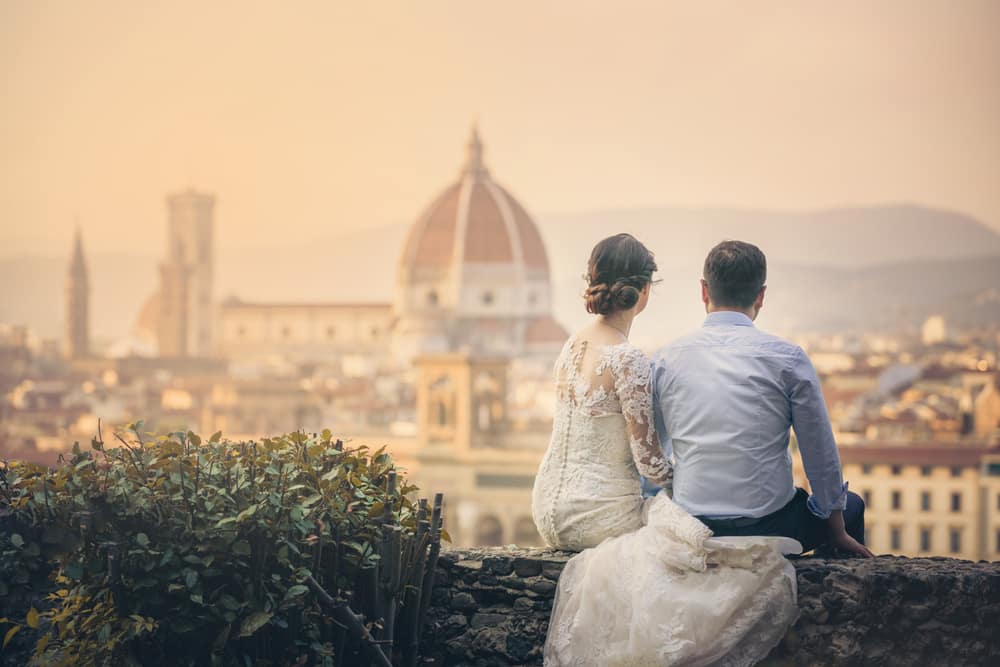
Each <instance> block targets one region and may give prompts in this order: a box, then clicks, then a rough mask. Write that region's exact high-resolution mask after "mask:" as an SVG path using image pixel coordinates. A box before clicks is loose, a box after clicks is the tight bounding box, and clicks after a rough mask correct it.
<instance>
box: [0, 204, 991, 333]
mask: <svg viewBox="0 0 1000 667" xmlns="http://www.w3.org/2000/svg"><path fill="white" fill-rule="evenodd" d="M537 220H538V223H539V227H540V228H541V232H542V235H543V237H544V238H545V241H546V245H547V247H548V250H549V255H550V259H551V264H552V273H553V279H554V285H555V309H556V316H557V317H558V318H560V319H561V320H562V321H563V322H564V323H565V324H567V325H568V326H571V327H572V326H575V325H577V324H579V323H580V322H581V321H583V320H584V319H585V318H586V314H585V313H583V311H582V308H581V306H580V301H579V298H578V295H579V293H580V291H581V284H582V282H581V279H580V276H581V274H582V273H583V271H584V269H585V264H586V259H587V256H588V254H589V251H590V248H591V247H592V246H593V244H594V243H595V242H596V241H597V240H599V239H600V238H603V237H604V236H607V235H609V234H612V233H615V232H619V231H628V232H631V233H633V234H635V235H636V236H637V237H638V238H640V239H641V240H642V241H644V242H645V243H646V244H647V245H649V246H650V248H652V249H653V251H654V252H655V253H656V255H657V260H658V262H659V265H660V269H661V270H660V277H661V278H663V283H662V284H661V285H660V286H659V287H658V288H657V291H656V297H655V298H654V299H653V302H652V304H651V306H650V311H649V315H648V316H646V317H643V318H642V319H641V321H640V322H639V324H638V325H637V328H636V336H637V338H638V339H640V340H646V341H648V342H650V343H652V342H655V341H658V340H663V339H664V338H669V337H672V336H675V335H677V334H679V333H681V332H683V331H685V330H687V329H689V328H690V327H692V326H696V325H697V323H698V321H699V320H700V319H701V316H702V312H701V304H700V303H699V301H698V278H699V276H700V273H701V263H702V261H703V259H704V255H705V253H706V252H707V250H708V249H709V248H710V247H711V246H712V245H713V244H715V243H716V242H718V241H719V240H722V239H724V238H740V239H744V240H748V241H752V242H754V243H757V244H759V245H760V246H761V247H762V248H763V249H764V250H765V252H766V253H767V255H768V259H769V263H770V266H771V271H770V276H769V285H770V293H769V297H768V303H767V308H766V309H765V312H764V313H763V314H762V316H761V324H762V325H763V326H766V327H769V328H771V329H773V330H776V331H778V330H783V331H792V330H799V329H827V330H836V329H838V328H856V327H868V326H884V325H888V324H892V323H894V322H898V321H903V320H905V321H907V322H909V321H911V320H919V319H922V318H923V317H924V316H926V314H927V313H930V312H945V314H948V315H949V317H952V318H974V317H980V318H987V321H997V320H998V319H1000V313H996V311H995V307H994V306H991V305H990V303H992V302H990V301H989V300H988V299H987V301H986V302H984V303H981V304H979V305H980V306H981V307H980V308H979V309H978V311H977V310H976V307H975V306H974V305H970V304H975V300H976V298H977V295H980V296H981V294H982V293H983V292H984V290H987V289H989V288H991V287H995V286H998V285H1000V234H997V233H996V232H994V231H992V230H991V229H989V228H988V227H986V226H984V225H983V224H981V223H979V222H977V221H976V220H974V219H972V218H969V217H968V216H964V215H961V214H958V213H953V212H949V211H941V210H935V209H929V208H921V207H915V206H887V207H874V208H843V209H835V210H829V211H817V212H769V211H738V210H715V209H666V208H665V209H655V210H654V209H647V210H618V211H604V212H586V213H575V214H551V215H541V216H537ZM407 228H408V225H394V226H389V227H379V228H373V229H370V230H364V231H360V232H356V233H352V234H347V235H343V236H337V237H331V238H328V239H313V240H303V241H301V242H299V241H295V242H290V243H288V244H285V245H275V246H271V247H243V248H240V247H230V248H223V249H221V250H220V252H219V260H218V267H217V271H216V280H217V285H218V289H217V293H218V296H219V298H220V299H221V298H223V297H225V296H226V295H228V294H237V295H239V296H240V297H242V298H244V299H247V300H255V299H259V300H284V301H372V300H376V301H377V300H385V301H388V300H389V299H391V296H392V289H393V285H394V282H395V277H396V267H397V263H398V260H399V253H400V250H401V247H402V243H403V240H404V237H405V234H406V230H407ZM64 245H66V246H67V247H68V242H67V243H66V244H64ZM88 261H89V265H90V271H91V280H92V283H93V297H92V298H93V303H94V306H93V307H94V315H93V322H94V323H93V327H94V331H95V335H96V336H98V337H106V338H109V337H117V336H121V335H124V334H125V333H127V332H128V331H129V329H130V328H131V326H132V323H133V322H134V319H135V317H136V314H137V313H138V310H139V308H140V307H141V305H142V302H143V300H144V299H145V297H146V296H147V295H148V294H149V293H150V292H152V290H154V289H155V288H156V284H157V272H158V269H157V263H158V258H157V257H156V256H155V255H154V254H153V253H152V252H150V253H149V254H143V255H134V256H132V255H129V256H122V255H102V254H101V253H91V255H89V256H88ZM64 274H65V260H63V259H52V258H41V257H19V258H14V259H0V322H12V321H13V322H26V323H29V324H31V325H32V326H33V327H34V328H35V329H36V330H37V331H39V332H40V333H41V334H42V335H45V336H58V335H59V334H60V332H61V328H62V317H63V315H62V313H63V284H64ZM991 308H994V310H991ZM949 309H950V310H949ZM946 311H947V312H946ZM977 312H978V315H977V314H976V313H977ZM900 318H903V319H902V320H901V319H900ZM989 318H992V319H989Z"/></svg>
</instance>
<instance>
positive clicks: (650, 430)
mask: <svg viewBox="0 0 1000 667" xmlns="http://www.w3.org/2000/svg"><path fill="white" fill-rule="evenodd" d="M623 350H624V352H623V353H622V354H621V356H620V357H619V360H618V363H616V364H613V367H612V372H613V373H614V383H615V392H616V393H617V395H618V401H619V403H620V404H621V408H622V416H623V417H625V425H626V428H627V430H628V436H629V446H630V447H631V449H632V459H633V460H634V461H635V467H636V469H637V470H638V471H639V474H640V475H642V476H643V477H645V478H647V479H648V480H649V481H650V482H652V483H653V484H656V485H657V486H660V487H662V488H664V489H666V490H667V492H668V493H669V492H671V490H672V489H671V487H672V486H673V477H674V471H673V467H672V466H671V465H670V462H669V461H667V459H666V457H664V455H663V451H662V450H661V449H660V445H659V443H658V441H657V438H656V429H655V427H654V426H653V392H652V383H651V379H652V373H651V369H650V365H649V360H648V359H647V358H646V355H645V354H643V353H642V352H641V351H640V350H638V349H636V348H630V347H626V348H623Z"/></svg>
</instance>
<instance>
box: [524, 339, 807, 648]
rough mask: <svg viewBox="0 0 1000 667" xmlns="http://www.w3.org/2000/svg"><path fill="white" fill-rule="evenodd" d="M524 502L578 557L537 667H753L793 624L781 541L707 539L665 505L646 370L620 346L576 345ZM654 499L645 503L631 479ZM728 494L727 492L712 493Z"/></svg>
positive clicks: (666, 470) (702, 529) (559, 544)
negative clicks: (644, 482)
mask: <svg viewBox="0 0 1000 667" xmlns="http://www.w3.org/2000/svg"><path fill="white" fill-rule="evenodd" d="M555 376H556V387H557V398H558V403H557V406H556V414H555V420H554V422H553V429H552V440H551V442H550V444H549V448H548V450H547V451H546V453H545V456H544V458H543V459H542V463H541V466H540V468H539V472H538V475H537V477H536V481H535V487H534V490H533V494H532V513H533V516H534V519H535V524H536V525H537V527H538V530H539V533H541V535H542V537H543V538H544V539H545V541H546V542H547V543H548V544H549V545H551V546H553V547H555V548H558V549H564V550H569V551H580V553H579V554H577V555H576V556H574V557H573V558H571V559H570V561H569V562H568V563H567V564H566V567H565V569H564V570H563V572H562V575H561V576H560V578H559V587H558V590H557V592H556V599H555V603H554V605H553V609H552V616H551V618H550V621H549V631H548V637H547V639H546V643H545V665H546V666H547V667H549V666H551V667H556V666H562V665H574V666H578V665H600V666H601V667H604V666H610V665H621V666H625V665H629V666H631V665H635V666H640V665H642V666H646V665H733V666H736V665H753V664H755V663H756V662H758V661H759V660H761V659H762V658H764V657H765V656H766V655H767V654H768V652H770V650H771V649H772V648H773V647H774V646H775V645H776V644H777V643H778V642H779V641H780V640H781V638H782V637H783V636H784V634H785V631H786V630H787V629H788V627H789V626H790V625H791V624H792V623H793V622H794V621H795V619H796V618H797V617H798V608H797V606H796V603H795V597H796V586H795V571H794V568H792V566H791V564H790V563H788V561H787V560H786V559H785V558H784V557H783V556H782V552H783V551H784V552H789V553H790V552H794V553H798V552H799V551H798V550H797V547H798V543H796V542H794V540H787V539H784V538H764V537H761V538H713V537H712V533H711V531H710V530H709V529H708V528H707V527H706V526H705V525H704V524H703V523H701V522H700V521H698V520H697V519H695V518H694V517H692V516H691V515H689V514H688V513H687V512H685V511H684V510H682V509H681V508H680V507H679V506H677V505H676V504H674V502H673V501H672V500H671V498H670V495H669V494H670V490H671V479H672V476H673V470H672V468H671V466H670V463H669V462H668V461H666V460H665V459H664V458H663V455H662V453H661V450H660V448H659V446H658V444H657V440H656V433H655V429H654V427H653V424H652V419H653V418H652V414H653V412H652V395H651V391H650V366H649V361H648V360H647V359H646V357H645V355H644V354H643V353H642V352H641V351H640V350H638V349H637V348H635V347H633V346H632V345H630V344H628V343H622V344H620V345H594V344H591V343H589V342H588V341H587V340H583V339H577V338H576V337H574V338H571V339H570V340H569V341H568V342H567V343H566V346H565V348H564V349H563V352H562V354H561V355H560V357H559V360H558V361H557V362H556V369H555ZM640 474H642V475H643V476H645V477H647V478H649V479H650V480H651V481H653V482H655V483H656V484H658V485H660V486H662V487H663V488H664V491H663V492H660V493H659V494H657V495H656V496H654V497H653V498H651V499H649V500H646V501H643V499H642V497H641V496H640V490H639V475H640ZM719 491H720V493H724V492H725V490H724V489H720V490H719Z"/></svg>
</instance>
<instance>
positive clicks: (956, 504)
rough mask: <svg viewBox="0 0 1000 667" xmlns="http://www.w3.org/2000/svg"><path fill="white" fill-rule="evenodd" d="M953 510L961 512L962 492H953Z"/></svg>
mask: <svg viewBox="0 0 1000 667" xmlns="http://www.w3.org/2000/svg"><path fill="white" fill-rule="evenodd" d="M951 511H952V512H961V511H962V494H961V493H953V494H951Z"/></svg>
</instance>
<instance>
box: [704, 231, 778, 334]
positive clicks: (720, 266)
mask: <svg viewBox="0 0 1000 667" xmlns="http://www.w3.org/2000/svg"><path fill="white" fill-rule="evenodd" d="M766 280H767V259H765V257H764V253H762V252H761V251H760V248H758V247H757V246H755V245H753V244H750V243H744V242H743V241H723V242H722V243H720V244H719V245H717V246H715V247H714V248H712V250H711V251H710V252H709V253H708V257H706V258H705V268H704V270H703V273H702V280H701V300H702V301H704V302H705V310H706V311H708V312H710V313H711V312H713V311H716V310H736V311H739V312H742V313H746V314H747V315H749V316H750V318H751V319H753V318H756V317H757V313H758V312H760V309H761V308H762V307H763V305H764V291H765V289H766V288H765V285H764V282H765V281H766Z"/></svg>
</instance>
